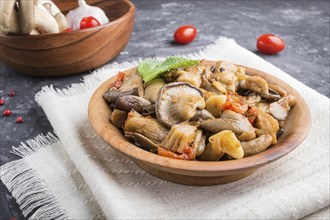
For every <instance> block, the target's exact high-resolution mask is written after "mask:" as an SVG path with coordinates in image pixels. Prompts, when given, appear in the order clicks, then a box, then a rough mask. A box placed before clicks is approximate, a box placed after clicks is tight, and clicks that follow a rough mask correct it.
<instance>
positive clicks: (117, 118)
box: [110, 109, 128, 129]
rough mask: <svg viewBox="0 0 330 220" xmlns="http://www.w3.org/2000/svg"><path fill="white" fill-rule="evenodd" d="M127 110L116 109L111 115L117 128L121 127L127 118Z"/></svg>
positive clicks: (112, 121)
mask: <svg viewBox="0 0 330 220" xmlns="http://www.w3.org/2000/svg"><path fill="white" fill-rule="evenodd" d="M127 114H128V113H127V112H126V111H121V110H118V109H114V110H113V111H112V113H111V116H110V121H111V123H112V124H113V125H114V126H116V128H119V129H121V128H122V127H123V125H124V123H125V121H126V119H127Z"/></svg>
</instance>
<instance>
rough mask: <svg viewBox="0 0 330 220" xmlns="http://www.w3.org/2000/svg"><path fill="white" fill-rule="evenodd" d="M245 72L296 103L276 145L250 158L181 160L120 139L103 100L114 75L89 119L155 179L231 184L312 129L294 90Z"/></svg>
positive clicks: (289, 148)
mask: <svg viewBox="0 0 330 220" xmlns="http://www.w3.org/2000/svg"><path fill="white" fill-rule="evenodd" d="M204 64H206V65H215V61H204ZM134 71H136V68H132V69H129V70H126V71H124V72H125V73H126V74H130V73H131V72H134ZM246 73H247V74H248V75H257V76H261V77H263V78H264V79H266V81H267V82H270V83H273V84H276V85H279V86H281V87H282V88H284V89H285V90H286V91H287V92H288V94H292V95H294V96H295V97H296V100H297V103H296V105H295V106H294V107H293V108H292V109H291V110H290V113H289V116H288V118H287V120H286V122H285V125H284V127H283V128H284V133H283V135H282V136H281V137H280V138H279V139H278V143H277V144H276V145H273V146H271V147H270V148H268V149H267V150H265V151H263V152H261V153H259V154H256V155H253V156H250V157H246V158H243V159H239V160H227V161H215V162H206V161H183V160H176V159H171V158H167V157H163V156H159V155H156V154H154V153H150V152H148V151H145V150H143V149H141V148H139V147H137V146H135V145H134V144H131V143H130V142H129V141H128V140H127V139H126V138H125V137H124V136H123V132H121V131H119V130H118V129H117V128H116V127H114V126H113V125H112V124H111V123H110V114H111V109H110V108H109V107H108V104H107V103H106V102H105V101H104V99H103V94H104V93H105V92H106V91H107V90H108V89H109V88H110V85H111V83H112V82H113V81H114V80H115V78H116V76H114V77H112V78H111V79H109V80H107V81H106V82H104V83H103V84H102V85H101V86H100V87H99V88H98V89H97V90H96V91H95V92H94V94H93V96H92V97H91V99H90V102H89V109H88V114H89V120H90V122H91V124H92V126H93V127H94V129H95V131H96V133H97V134H98V135H100V136H101V138H102V139H103V140H104V141H106V142H107V143H108V144H110V145H111V146H112V147H113V148H115V149H116V150H118V151H119V152H121V153H123V154H125V155H126V156H128V157H129V158H130V159H132V160H133V161H134V162H135V163H136V164H137V165H138V166H140V167H141V168H142V169H144V170H145V171H147V172H148V173H150V174H152V175H154V176H157V177H160V178H162V179H165V180H169V181H172V182H176V183H181V184H187V185H215V184H222V183H228V182H233V181H236V180H239V179H241V178H243V177H246V176H248V175H249V174H251V173H252V172H253V171H255V170H256V169H258V168H259V167H262V166H265V165H267V164H269V163H270V162H272V161H275V160H277V159H279V158H281V157H283V156H285V155H286V154H288V153H289V152H291V151H292V150H294V149H295V148H296V147H297V146H298V145H299V144H300V143H301V142H302V141H303V140H304V139H305V137H306V136H307V134H308V132H309V128H310V126H311V114H310V111H309V108H308V106H307V104H306V102H305V100H304V99H303V98H302V96H301V95H300V94H299V93H298V92H297V91H296V90H295V89H293V88H292V87H291V86H289V85H288V84H286V83H285V82H283V81H282V80H280V79H277V78H276V77H274V76H271V75H269V74H267V73H264V72H261V71H259V70H256V69H253V68H249V67H246Z"/></svg>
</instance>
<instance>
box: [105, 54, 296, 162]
mask: <svg viewBox="0 0 330 220" xmlns="http://www.w3.org/2000/svg"><path fill="white" fill-rule="evenodd" d="M176 59H177V58H175V57H172V58H169V59H168V60H166V61H164V62H159V61H155V60H147V61H143V62H141V63H140V64H141V65H139V68H140V70H142V72H143V70H146V72H147V73H148V71H150V73H151V75H149V73H148V74H146V75H143V73H142V74H141V72H140V74H141V75H139V74H138V73H137V72H132V73H131V74H128V75H127V74H126V73H124V72H123V73H122V72H119V74H118V76H117V78H116V80H115V82H114V83H113V84H112V85H110V89H109V90H108V91H107V92H106V93H105V94H104V99H105V100H106V101H107V102H108V103H109V106H110V108H112V109H113V112H112V114H111V122H112V123H113V124H114V125H115V126H116V127H117V128H121V129H123V130H124V132H125V135H126V136H127V137H129V138H131V139H133V140H134V142H135V144H136V145H137V146H139V147H141V148H142V149H145V150H147V151H150V152H152V153H157V154H158V155H161V156H165V157H169V158H173V159H180V160H195V159H197V160H201V161H218V160H233V159H240V158H243V157H247V156H251V155H254V154H258V153H260V152H262V151H264V150H266V149H267V148H269V147H270V146H271V145H272V144H276V143H277V138H278V137H279V136H280V135H281V134H282V133H283V129H281V130H280V129H279V127H280V125H281V126H283V125H284V123H285V120H286V118H287V115H288V114H289V110H290V109H291V108H292V107H293V106H294V105H295V98H294V97H293V96H292V95H290V94H287V92H286V91H285V90H283V89H282V88H281V87H279V86H277V85H273V84H268V82H267V81H266V80H265V79H263V78H261V77H259V76H249V75H246V74H245V71H246V69H245V68H244V67H241V66H237V65H234V64H231V63H229V62H224V61H220V62H216V65H214V66H207V65H203V63H200V65H195V64H194V65H193V66H190V67H186V66H185V65H186V64H187V63H190V64H191V62H190V61H191V60H186V59H183V58H179V61H178V60H176ZM171 60H172V61H171ZM181 61H182V62H181ZM186 61H187V62H186ZM166 62H167V63H166ZM180 62H181V63H180ZM195 62H196V63H199V62H198V61H195ZM164 63H165V64H164ZM182 63H185V64H184V65H183V64H182ZM149 64H151V65H149ZM172 64H173V65H172ZM148 65H149V66H148ZM145 67H146V68H145ZM174 67H175V68H174ZM146 72H144V73H146ZM141 76H143V78H144V80H145V82H143V79H142V77H141ZM154 77H156V78H155V79H153V78H154ZM127 112H129V113H128V114H127ZM154 113H155V114H154ZM141 114H142V115H141ZM143 115H149V116H143Z"/></svg>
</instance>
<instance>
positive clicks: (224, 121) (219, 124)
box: [201, 110, 255, 138]
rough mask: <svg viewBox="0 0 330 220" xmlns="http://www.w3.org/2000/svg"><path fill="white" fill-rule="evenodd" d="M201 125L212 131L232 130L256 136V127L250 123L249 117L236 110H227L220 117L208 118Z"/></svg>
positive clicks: (251, 136)
mask: <svg viewBox="0 0 330 220" xmlns="http://www.w3.org/2000/svg"><path fill="white" fill-rule="evenodd" d="M201 127H202V128H203V129H205V130H208V131H210V132H212V133H218V132H220V131H224V130H231V131H233V132H234V133H235V134H237V135H242V134H244V135H243V136H247V134H246V133H248V134H250V138H255V133H254V128H253V127H252V125H251V124H250V122H249V121H248V119H247V118H245V117H244V116H243V115H240V114H238V113H236V112H233V111H230V110H226V111H224V112H223V113H222V114H221V116H220V118H216V119H211V120H207V121H204V122H202V123H201Z"/></svg>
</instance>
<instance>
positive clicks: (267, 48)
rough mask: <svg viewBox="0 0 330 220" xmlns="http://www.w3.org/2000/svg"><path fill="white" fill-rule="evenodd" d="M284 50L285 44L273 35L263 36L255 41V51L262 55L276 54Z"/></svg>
mask: <svg viewBox="0 0 330 220" xmlns="http://www.w3.org/2000/svg"><path fill="white" fill-rule="evenodd" d="M284 48H285V42H284V40H282V39H281V38H280V37H279V36H277V35H274V34H263V35H261V36H259V37H258V39H257V49H258V50H259V51H260V52H261V53H264V54H277V53H279V52H280V51H282V50H283V49H284Z"/></svg>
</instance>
